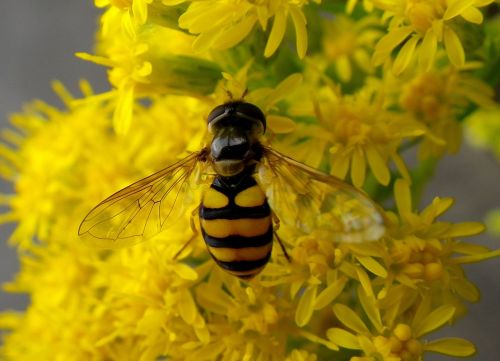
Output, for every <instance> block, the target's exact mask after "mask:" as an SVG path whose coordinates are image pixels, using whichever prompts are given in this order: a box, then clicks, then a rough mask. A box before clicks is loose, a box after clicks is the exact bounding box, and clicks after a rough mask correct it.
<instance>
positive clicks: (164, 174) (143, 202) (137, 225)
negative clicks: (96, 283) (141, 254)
mask: <svg viewBox="0 0 500 361" xmlns="http://www.w3.org/2000/svg"><path fill="white" fill-rule="evenodd" d="M205 162H206V150H202V151H200V152H197V153H192V154H190V155H188V156H187V157H185V158H184V159H182V160H180V161H178V162H177V163H175V164H173V165H171V166H169V167H167V168H165V169H163V170H161V171H159V172H157V173H155V174H152V175H150V176H149V177H146V178H144V179H141V180H139V181H137V182H135V183H133V184H131V185H129V186H128V187H125V188H123V189H122V190H120V191H118V192H116V193H115V194H113V195H111V196H109V197H108V198H107V199H105V200H104V201H102V202H101V203H99V204H98V205H97V206H96V207H95V208H94V209H92V210H91V211H90V212H89V214H87V216H86V217H85V219H84V220H83V222H82V223H81V225H80V228H79V230H78V234H79V235H80V237H81V238H82V239H83V240H84V241H85V242H87V243H89V244H91V245H93V246H95V247H99V248H121V247H127V246H131V245H133V244H136V243H139V242H142V241H144V240H147V239H148V238H151V237H152V236H154V235H156V234H158V233H159V232H160V231H161V230H164V229H166V228H168V227H169V226H171V225H173V224H174V223H175V221H177V220H178V219H179V218H180V217H181V216H182V215H183V214H186V211H188V210H189V209H188V207H190V206H191V205H193V204H195V202H197V201H199V194H198V193H199V192H195V191H194V189H193V188H192V187H191V185H192V184H191V183H192V182H193V181H194V179H193V178H196V177H198V176H199V173H201V172H203V170H202V169H201V167H202V166H203V165H204V164H205Z"/></svg>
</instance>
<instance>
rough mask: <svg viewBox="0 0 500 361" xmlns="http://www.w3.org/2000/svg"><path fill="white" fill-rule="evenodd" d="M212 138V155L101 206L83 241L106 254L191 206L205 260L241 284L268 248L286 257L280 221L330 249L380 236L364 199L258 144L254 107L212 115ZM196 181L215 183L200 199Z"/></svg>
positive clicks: (377, 219) (196, 157) (260, 118)
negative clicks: (327, 239) (318, 234)
mask: <svg viewBox="0 0 500 361" xmlns="http://www.w3.org/2000/svg"><path fill="white" fill-rule="evenodd" d="M208 130H209V133H210V134H211V138H212V139H211V142H210V146H208V147H205V148H203V149H201V150H200V151H198V152H195V153H192V154H190V155H188V156H187V157H185V158H184V159H182V160H180V161H178V162H177V163H175V164H173V165H171V166H169V167H167V168H165V169H163V170H161V171H159V172H157V173H155V174H152V175H150V176H149V177H146V178H144V179H141V180H139V181H137V182H135V183H133V184H131V185H129V186H128V187H126V188H124V189H122V190H120V191H118V192H116V193H114V194H113V195H111V196H110V197H109V198H107V199H105V200H104V201H102V202H101V203H99V204H98V205H97V206H96V207H95V208H94V209H92V210H91V211H90V213H89V214H88V215H87V216H86V217H85V219H84V220H83V222H82V223H81V225H80V228H79V235H80V236H82V237H84V239H86V240H88V241H90V242H92V243H94V244H95V245H97V246H99V247H103V248H117V247H123V246H127V245H132V244H135V243H138V242H140V241H142V240H145V239H148V238H150V237H152V236H154V235H156V234H158V233H159V232H160V231H161V230H164V229H166V228H168V227H169V226H171V225H173V224H174V223H175V221H176V220H177V219H178V217H179V216H180V215H182V214H184V213H185V212H186V211H187V207H189V205H191V204H196V206H197V207H198V215H199V225H200V228H201V233H202V235H203V238H204V240H205V243H206V245H207V249H208V252H209V253H210V255H211V256H212V257H213V259H214V260H215V262H216V263H217V264H218V265H219V266H220V267H221V268H222V269H224V270H225V271H227V272H229V273H230V274H232V275H235V276H237V277H240V278H242V279H250V278H253V277H254V276H256V275H257V274H258V273H259V272H260V271H261V270H262V269H263V268H264V266H265V265H266V264H267V262H268V261H269V258H270V256H271V249H272V243H273V239H277V241H278V242H279V244H280V246H281V248H282V249H283V251H284V253H285V255H286V256H287V258H288V255H287V253H286V250H285V248H284V246H283V244H282V242H281V240H280V239H279V237H278V235H277V232H276V231H277V225H278V223H277V221H278V220H281V222H284V223H285V222H286V224H288V225H290V226H293V227H296V228H297V229H299V230H300V231H302V232H305V233H308V232H311V231H313V230H316V229H328V230H330V231H331V232H332V233H331V234H332V241H339V242H365V241H374V240H377V239H379V238H380V237H381V236H382V235H383V233H384V231H385V226H384V218H383V215H382V212H381V211H380V210H379V208H378V206H377V204H375V203H374V202H373V201H372V200H371V199H370V198H369V197H368V196H367V195H365V194H364V193H363V192H362V191H360V190H358V189H356V188H354V187H353V186H350V185H348V184H347V183H345V182H343V181H342V180H340V179H338V178H336V177H333V176H330V175H326V174H324V173H321V172H319V171H317V170H315V169H313V168H310V167H308V166H306V165H304V164H302V163H299V162H297V161H295V160H293V159H291V158H289V157H287V156H285V155H283V154H281V153H279V152H277V151H276V150H274V149H272V148H270V147H268V146H265V145H264V144H262V142H261V138H262V136H263V135H264V133H265V130H266V118H265V116H264V114H263V112H262V111H261V110H260V109H259V108H258V107H257V106H255V105H253V104H251V103H247V102H244V101H242V100H238V101H230V102H227V103H225V104H222V105H219V106H217V107H216V108H214V109H213V110H212V111H211V112H210V114H209V116H208ZM200 174H204V175H205V178H207V177H208V178H209V180H210V181H211V184H210V183H209V182H207V187H206V188H207V189H205V191H204V192H198V193H201V194H202V195H201V196H200V197H201V200H200V199H196V198H197V197H196V196H193V189H192V187H191V185H192V184H193V183H198V182H199V181H200ZM208 184H210V185H208ZM198 198H199V197H198ZM193 208H194V207H193Z"/></svg>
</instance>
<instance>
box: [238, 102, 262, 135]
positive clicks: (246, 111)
mask: <svg viewBox="0 0 500 361" xmlns="http://www.w3.org/2000/svg"><path fill="white" fill-rule="evenodd" d="M237 112H238V113H240V114H241V115H244V116H246V117H248V118H252V119H255V120H258V121H259V122H261V123H262V125H263V126H264V129H265V128H266V117H265V116H264V113H263V112H262V110H260V108H259V107H257V106H256V105H253V104H251V103H240V104H238V108H237Z"/></svg>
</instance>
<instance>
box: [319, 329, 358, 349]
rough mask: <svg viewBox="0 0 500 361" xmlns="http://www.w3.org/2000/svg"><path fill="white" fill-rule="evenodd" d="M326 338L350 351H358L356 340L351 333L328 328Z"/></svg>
mask: <svg viewBox="0 0 500 361" xmlns="http://www.w3.org/2000/svg"><path fill="white" fill-rule="evenodd" d="M326 335H327V337H328V338H329V339H330V340H332V342H335V344H337V345H339V346H342V347H344V348H349V349H351V350H359V349H360V346H359V342H358V338H357V337H356V336H355V335H353V334H352V333H350V332H348V331H346V330H343V329H341V328H330V329H329V330H328V331H327V332H326Z"/></svg>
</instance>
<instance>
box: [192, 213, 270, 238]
mask: <svg viewBox="0 0 500 361" xmlns="http://www.w3.org/2000/svg"><path fill="white" fill-rule="evenodd" d="M200 221H201V227H202V228H203V230H204V231H205V233H207V234H208V235H210V236H212V237H217V238H224V237H228V236H234V235H239V236H243V237H255V236H260V235H262V234H264V233H266V232H267V230H268V229H269V227H270V226H271V216H267V217H264V218H256V219H254V218H241V219H210V220H209V219H203V218H201V219H200Z"/></svg>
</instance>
